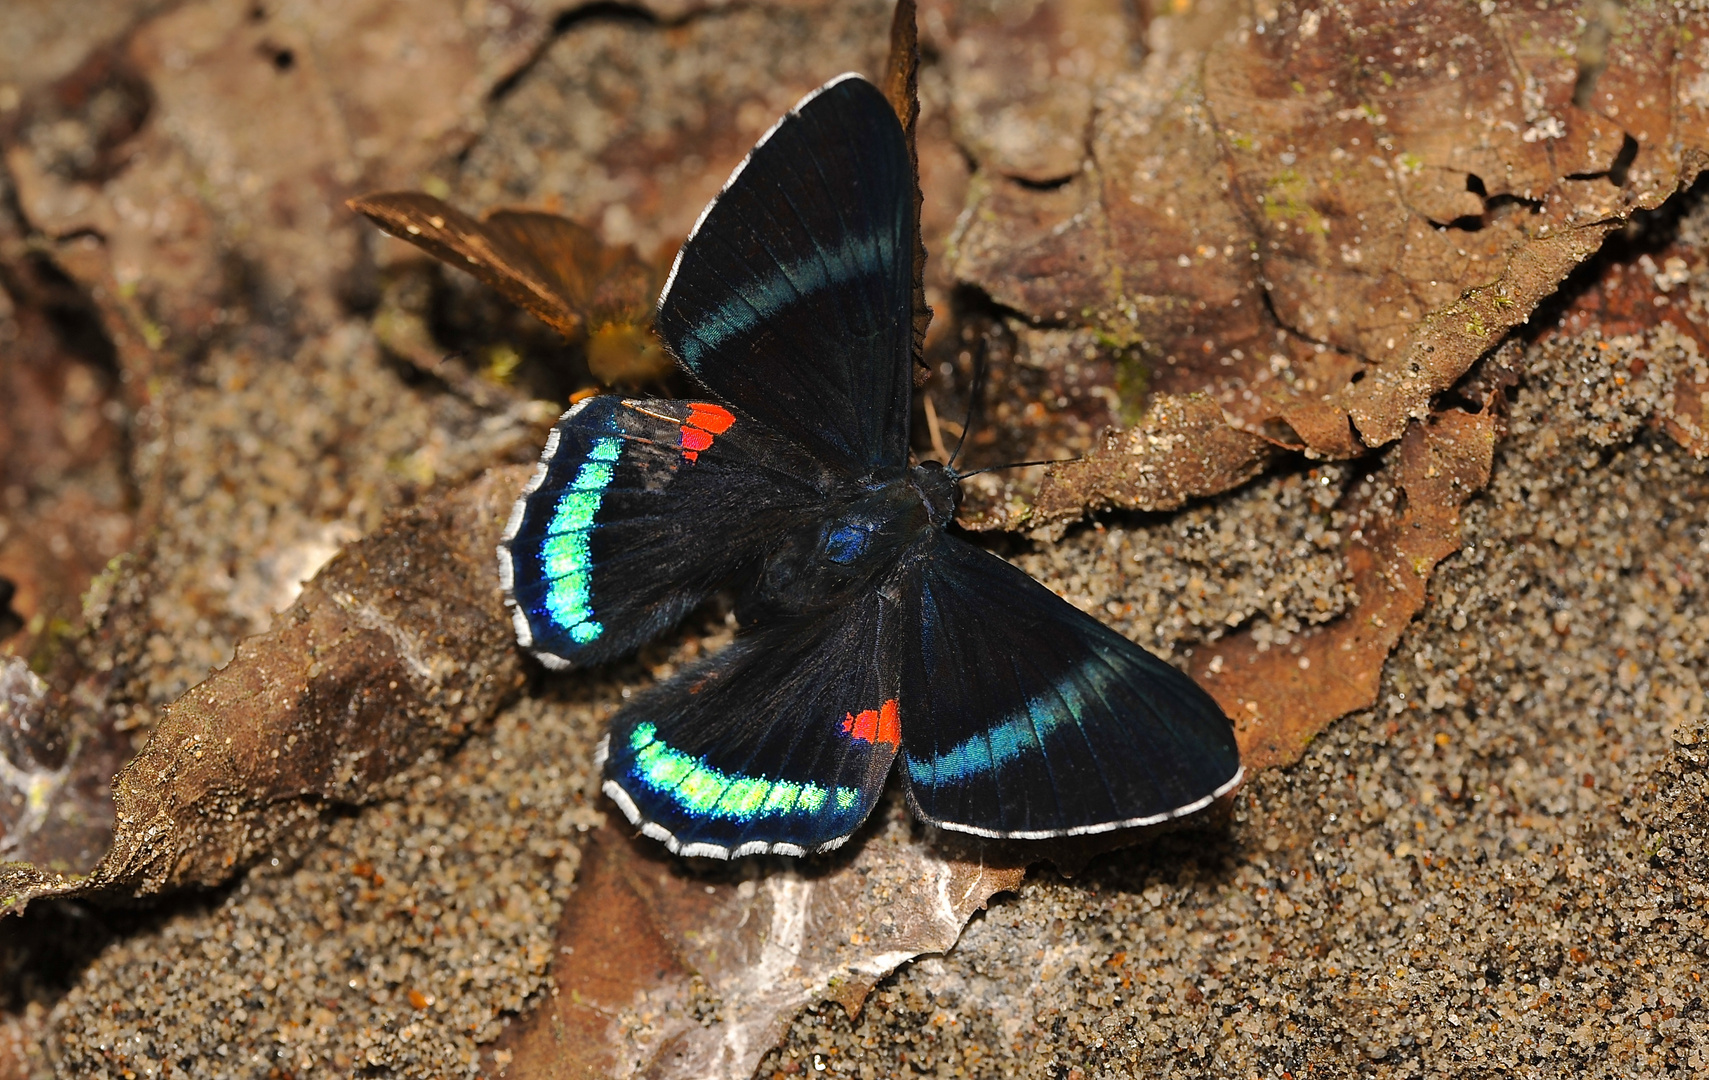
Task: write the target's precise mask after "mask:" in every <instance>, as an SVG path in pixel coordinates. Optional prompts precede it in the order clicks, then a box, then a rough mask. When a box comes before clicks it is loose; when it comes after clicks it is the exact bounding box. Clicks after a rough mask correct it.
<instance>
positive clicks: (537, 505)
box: [499, 396, 823, 667]
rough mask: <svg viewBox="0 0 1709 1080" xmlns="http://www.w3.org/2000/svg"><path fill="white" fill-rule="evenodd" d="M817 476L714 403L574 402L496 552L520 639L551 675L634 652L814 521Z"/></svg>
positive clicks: (800, 458)
mask: <svg viewBox="0 0 1709 1080" xmlns="http://www.w3.org/2000/svg"><path fill="white" fill-rule="evenodd" d="M818 472H820V469H819V467H818V466H817V465H816V464H815V463H814V462H813V461H812V460H811V459H810V458H808V457H807V456H806V455H804V454H801V453H799V452H798V451H794V450H793V449H792V448H791V447H789V446H788V444H786V443H783V442H782V441H781V440H779V439H778V438H777V437H776V436H773V435H771V434H770V433H769V432H767V431H766V430H765V429H764V428H761V427H759V426H758V425H756V424H754V423H753V422H752V421H750V420H748V419H747V418H746V417H745V416H741V415H739V414H737V413H736V412H734V411H732V410H730V409H727V408H725V407H724V406H722V405H719V404H717V403H715V402H709V401H670V400H662V399H657V398H641V399H635V398H622V397H615V396H606V397H594V398H589V399H587V400H586V401H583V402H581V403H579V404H578V405H576V406H575V407H574V408H572V409H571V410H570V411H569V412H567V413H565V414H564V416H563V418H562V419H561V420H559V421H558V424H557V426H556V427H554V428H553V429H552V435H551V437H550V438H549V440H548V441H547V444H546V449H545V452H544V453H543V454H542V455H541V461H540V466H539V468H538V470H537V471H536V472H535V475H534V479H533V480H532V481H531V482H530V485H529V487H528V489H527V490H526V491H525V492H524V493H523V496H522V498H521V499H519V500H518V501H517V503H516V506H515V508H514V510H513V511H512V513H511V520H510V525H509V527H508V528H507V529H506V530H505V535H504V540H503V542H502V543H501V544H500V545H499V574H500V577H501V579H502V583H503V585H504V589H505V595H506V600H507V602H508V603H510V604H511V606H512V608H513V617H514V620H515V622H516V630H517V637H518V639H519V640H520V641H521V643H522V644H523V645H524V646H526V647H528V648H530V649H532V650H534V652H535V653H536V654H537V655H538V656H539V657H540V658H541V660H542V661H544V662H545V663H546V664H548V665H550V666H553V667H569V666H576V667H583V666H586V665H589V664H597V663H602V662H604V661H606V660H610V659H613V658H615V657H618V656H622V655H624V654H626V653H629V652H632V651H634V650H635V648H636V647H637V646H639V645H641V644H642V643H643V642H646V641H649V640H651V639H652V638H654V637H656V636H658V635H659V634H660V633H662V632H663V631H665V630H666V629H668V628H670V627H671V626H674V625H675V624H676V623H677V622H678V621H679V620H680V619H681V618H682V617H683V616H684V615H686V614H688V612H689V611H691V610H693V608H694V607H695V606H696V605H697V604H699V603H701V602H702V601H703V600H705V599H706V598H707V597H708V596H710V595H711V594H712V593H713V592H714V591H715V590H717V589H719V588H721V587H723V586H725V585H727V584H730V583H731V582H732V581H733V580H734V579H736V578H737V577H738V576H739V575H740V574H741V573H742V572H743V570H744V569H746V568H748V567H750V566H751V565H752V564H753V563H754V562H755V561H756V560H757V559H758V558H759V557H760V556H761V554H762V553H763V552H764V550H765V545H766V543H767V541H768V540H769V539H770V538H771V537H772V536H774V535H775V534H776V533H777V532H778V531H780V530H782V529H785V528H787V527H788V526H789V524H790V523H792V522H793V521H795V520H796V519H798V518H800V517H801V516H803V515H804V514H808V513H810V511H811V508H813V507H815V506H817V505H818V504H819V502H820V501H822V498H823V496H822V495H821V494H820V493H819V491H818V489H817V487H816V486H815V483H814V481H815V478H816V474H817V473H818Z"/></svg>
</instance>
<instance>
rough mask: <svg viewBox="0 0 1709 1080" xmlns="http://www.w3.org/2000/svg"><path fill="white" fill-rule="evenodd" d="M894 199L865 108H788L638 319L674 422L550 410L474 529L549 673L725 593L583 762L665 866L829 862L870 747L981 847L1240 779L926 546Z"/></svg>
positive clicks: (909, 191)
mask: <svg viewBox="0 0 1709 1080" xmlns="http://www.w3.org/2000/svg"><path fill="white" fill-rule="evenodd" d="M914 183H915V179H914V174H913V169H912V164H911V158H910V153H909V148H908V145H907V142H906V138H905V136H904V134H903V131H902V127H901V125H900V123H899V122H898V120H897V118H896V115H895V113H894V112H893V111H892V109H891V107H890V105H889V104H888V103H887V102H886V100H885V98H884V97H883V95H882V94H881V93H880V92H879V91H878V90H877V89H876V88H875V87H874V86H872V85H871V84H870V83H868V82H866V81H865V80H864V79H861V78H859V77H858V76H853V75H845V76H843V77H841V78H838V79H835V80H833V81H832V82H830V83H827V84H826V85H825V86H823V87H821V88H820V89H819V90H817V91H815V92H814V93H812V94H811V95H809V96H808V97H807V98H806V99H804V100H803V101H802V102H801V103H800V104H799V105H797V106H796V107H795V108H794V109H793V110H792V111H791V112H790V113H789V114H788V115H787V116H785V117H784V118H783V119H782V120H781V121H779V122H778V124H777V126H775V127H774V128H773V129H772V130H771V131H770V132H769V133H768V134H767V135H766V136H765V138H763V139H762V140H760V143H759V145H758V146H756V147H755V148H754V150H753V152H752V153H751V154H749V155H748V158H747V160H746V161H744V162H743V163H742V164H741V166H740V167H738V168H737V170H736V172H735V174H734V175H732V176H731V177H730V180H729V182H728V183H727V184H725V186H724V190H723V192H722V193H721V194H720V195H719V196H718V198H717V199H715V200H714V201H713V203H712V205H710V206H708V207H707V208H706V211H705V213H703V214H702V215H701V217H700V221H699V222H697V223H696V225H695V228H694V231H693V233H692V234H691V235H690V236H689V239H688V241H687V242H686V243H685V244H684V245H683V248H682V251H681V253H680V254H679V255H678V256H677V262H676V267H675V269H674V270H673V271H672V272H671V278H670V281H669V282H668V283H667V284H666V285H665V289H664V292H663V294H662V295H661V296H660V298H659V309H658V315H657V326H658V329H659V332H660V334H661V335H662V336H663V338H664V340H665V342H666V343H667V344H668V345H669V347H670V349H671V351H672V352H673V353H674V354H675V356H676V357H677V359H678V360H679V361H680V363H681V364H682V366H683V368H684V369H686V370H687V372H688V373H689V375H690V376H692V377H693V379H694V380H695V381H696V383H697V384H698V385H699V386H701V387H703V388H704V390H705V395H704V398H703V399H702V400H691V401H673V400H661V399H654V398H642V399H637V398H623V397H615V396H607V397H596V398H592V399H589V400H587V401H583V402H582V403H580V404H578V405H577V406H575V407H574V408H572V409H571V410H570V411H569V412H568V413H566V414H565V415H564V417H563V419H561V420H560V421H559V422H558V424H557V426H556V427H555V428H554V429H553V431H552V435H551V438H550V440H549V441H548V442H547V444H546V450H545V452H544V454H543V455H542V456H541V463H540V468H539V470H538V472H537V473H536V474H535V476H534V479H533V481H532V482H531V483H530V484H529V485H528V490H527V491H526V492H525V493H524V495H523V496H522V498H521V500H520V501H518V502H517V504H516V509H515V512H514V513H513V514H512V515H511V520H510V525H509V527H508V528H507V530H506V531H505V539H504V543H503V544H502V545H501V546H500V549H499V569H500V572H501V575H502V577H503V580H504V587H505V593H506V596H507V597H508V599H509V602H510V603H511V604H512V605H513V607H514V615H515V621H516V632H517V637H518V638H519V639H520V641H521V642H522V644H523V645H524V646H526V647H528V648H530V649H532V650H533V651H534V652H535V654H536V655H538V656H539V657H540V659H541V660H543V661H544V662H545V663H546V664H548V665H549V666H552V667H585V666H587V665H590V664H598V663H601V662H603V661H606V660H610V659H612V658H614V657H618V656H621V655H623V654H625V653H628V652H630V651H632V650H633V649H635V647H636V646H638V645H640V644H641V643H643V642H645V641H647V640H648V639H650V638H652V637H654V636H656V635H657V634H659V633H661V632H662V631H664V630H666V629H667V628H669V627H670V626H672V625H674V624H675V623H676V622H677V621H678V620H680V619H681V618H682V617H683V616H684V615H686V614H687V613H688V612H689V611H691V610H692V609H693V608H695V607H696V606H697V605H698V604H700V603H701V602H702V601H704V600H705V599H706V598H707V597H708V596H710V595H711V594H712V593H713V592H714V591H716V590H719V589H723V588H734V589H735V590H736V593H737V596H738V597H739V600H738V614H739V615H740V616H741V619H742V623H743V629H742V631H741V633H740V634H738V635H737V637H736V640H735V641H734V643H733V644H731V645H730V646H729V647H728V648H726V649H724V650H722V651H721V652H719V653H717V654H716V655H714V656H712V657H711V658H710V659H707V660H705V661H702V662H700V663H699V664H697V665H695V666H693V667H691V668H689V669H688V670H686V671H683V672H682V673H680V674H678V675H676V676H675V677H674V678H672V679H670V680H669V681H667V682H665V683H664V684H663V685H661V686H659V687H657V688H656V689H654V690H652V691H651V692H649V693H647V694H645V695H643V696H642V697H641V698H640V699H639V700H637V701H636V702H634V703H633V704H631V705H629V706H628V707H627V708H625V709H624V710H623V711H622V712H621V713H619V714H618V715H617V717H616V718H615V719H614V720H613V721H612V725H611V731H610V734H609V736H608V737H607V741H606V743H605V745H604V747H603V749H602V753H601V757H602V759H603V768H604V774H605V790H606V792H607V793H608V794H610V796H611V797H612V798H613V799H614V800H616V802H617V804H618V805H619V806H621V807H622V808H623V812H624V813H625V814H627V815H628V817H629V819H630V821H632V822H634V823H635V824H637V825H639V826H640V827H641V829H642V831H643V832H645V833H646V834H647V835H649V836H652V837H655V838H657V839H659V840H662V841H664V842H665V844H666V845H668V846H669V847H670V849H671V850H672V851H676V852H680V853H682V854H684V855H710V856H713V857H716V858H729V857H735V856H741V855H751V854H757V853H761V852H778V853H785V854H791V855H802V854H806V853H808V852H814V851H827V850H830V849H831V848H834V847H836V846H838V845H839V844H841V843H843V842H844V841H845V840H847V839H848V838H849V835H850V834H851V833H852V832H853V831H854V830H855V829H856V828H857V827H858V826H859V825H860V823H861V822H862V821H863V820H864V819H865V818H866V816H867V814H868V812H870V811H871V809H872V807H873V804H874V802H875V801H876V800H877V798H878V796H879V793H880V792H881V791H882V789H883V787H884V782H885V778H886V777H887V776H888V775H889V773H890V771H891V765H892V763H893V762H894V760H895V758H896V757H897V756H898V754H899V755H900V756H901V758H902V768H901V774H902V783H903V784H904V786H905V788H906V791H907V794H908V800H909V803H910V805H911V806H912V807H913V809H914V812H915V813H916V814H918V815H919V816H920V817H921V818H923V819H925V820H926V821H929V822H931V823H933V824H936V825H941V826H943V827H944V828H948V829H955V830H959V831H962V832H970V833H975V834H978V835H981V836H993V837H1021V838H1040V837H1050V836H1064V835H1072V834H1080V833H1094V832H1103V831H1106V830H1111V829H1119V828H1124V827H1127V826H1133V825H1144V824H1149V823H1153V822H1159V821H1163V820H1165V819H1168V818H1173V817H1178V816H1180V815H1182V814H1186V813H1189V812H1191V811H1193V810H1196V809H1198V808H1200V807H1202V806H1205V805H1206V804H1208V803H1209V802H1210V801H1211V800H1212V799H1214V798H1215V797H1216V796H1218V795H1220V794H1222V793H1223V792H1225V791H1228V790H1230V789H1231V788H1232V787H1233V786H1234V785H1235V784H1237V783H1238V782H1239V780H1240V776H1241V769H1240V761H1239V754H1238V751H1237V750H1236V748H1235V743H1234V736H1233V732H1232V730H1231V728H1230V725H1229V722H1228V720H1227V719H1226V718H1225V717H1224V716H1223V714H1222V712H1221V710H1220V709H1218V708H1217V706H1216V704H1215V702H1213V701H1212V700H1211V699H1210V697H1209V696H1208V695H1206V694H1205V693H1204V692H1203V691H1202V690H1200V689H1199V688H1198V686H1196V685H1195V684H1194V683H1193V682H1192V681H1191V680H1190V679H1188V678H1187V677H1186V676H1184V675H1182V674H1181V673H1179V672H1177V671H1176V670H1175V669H1174V668H1171V667H1169V666H1168V665H1167V664H1165V663H1163V662H1162V661H1161V660H1158V659H1157V658H1156V657H1154V656H1152V655H1151V654H1150V653H1148V652H1146V651H1145V650H1143V649H1141V648H1139V647H1137V646H1135V645H1134V644H1133V643H1131V642H1129V641H1128V640H1127V639H1125V638H1123V637H1122V636H1121V635H1119V634H1117V633H1115V632H1114V631H1112V630H1110V629H1109V628H1107V627H1105V626H1104V625H1102V624H1101V623H1099V622H1097V621H1096V620H1095V619H1092V618H1091V617H1089V616H1087V615H1084V614H1082V613H1081V612H1079V611H1077V610H1075V609H1074V608H1073V607H1071V606H1070V605H1069V604H1067V603H1066V602H1064V601H1063V600H1061V599H1060V598H1059V597H1057V596H1056V595H1055V594H1053V593H1052V592H1050V590H1048V589H1046V588H1045V587H1044V586H1042V585H1040V584H1038V583H1037V582H1036V581H1034V580H1033V579H1032V578H1030V577H1028V576H1027V575H1026V574H1024V573H1022V572H1021V571H1020V570H1018V569H1016V568H1015V567H1013V566H1010V565H1009V564H1008V563H1006V562H1004V561H1003V560H1001V559H999V558H998V557H996V556H995V555H992V554H990V553H988V552H985V551H982V550H980V549H979V548H976V547H974V546H972V545H971V544H969V543H967V542H966V541H964V540H961V539H959V538H957V537H955V536H953V535H950V534H949V533H948V532H947V531H946V529H947V528H948V526H949V525H950V523H951V519H952V518H953V516H954V513H955V507H956V501H957V498H958V494H959V488H958V481H957V478H956V475H955V474H954V473H953V472H951V471H949V470H948V469H946V468H945V467H944V466H943V465H940V464H938V463H936V462H929V461H928V462H925V463H923V464H919V465H910V464H909V461H908V420H909V404H910V395H911V393H912V387H911V374H912V356H911V354H912V329H911V315H912V287H913V278H912V270H913V264H912V259H913V251H914V228H915V225H914V217H913V202H912V199H913V190H914V188H913V185H914Z"/></svg>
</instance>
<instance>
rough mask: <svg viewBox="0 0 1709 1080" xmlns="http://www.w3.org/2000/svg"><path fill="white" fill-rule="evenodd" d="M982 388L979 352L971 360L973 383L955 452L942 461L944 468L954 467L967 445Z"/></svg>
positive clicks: (977, 411) (975, 419)
mask: <svg viewBox="0 0 1709 1080" xmlns="http://www.w3.org/2000/svg"><path fill="white" fill-rule="evenodd" d="M984 389H985V354H984V353H983V352H980V353H978V354H976V356H975V358H974V361H973V385H972V386H971V387H970V388H969V389H968V391H967V414H966V415H965V416H963V417H962V419H961V437H960V438H959V439H957V440H956V441H955V453H953V454H951V455H950V456H949V460H948V461H946V462H944V468H946V469H948V468H952V467H954V465H955V459H956V458H958V457H960V456H961V448H962V447H964V446H966V445H967V437H968V436H969V435H971V434H973V425H974V423H975V422H976V421H977V420H978V419H979V398H980V394H981V392H982V391H983V390H984ZM969 475H972V474H971V473H970V474H969Z"/></svg>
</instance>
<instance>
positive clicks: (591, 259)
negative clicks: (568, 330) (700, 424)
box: [485, 210, 675, 385]
mask: <svg viewBox="0 0 1709 1080" xmlns="http://www.w3.org/2000/svg"><path fill="white" fill-rule="evenodd" d="M485 223H486V226H487V230H488V232H489V233H492V234H494V235H495V236H500V237H503V238H504V240H505V242H506V243H508V244H510V245H512V246H514V247H515V248H517V249H524V250H527V251H528V252H529V254H530V256H531V257H532V258H533V259H534V260H535V261H536V262H537V263H538V264H539V265H540V266H541V267H542V268H543V272H544V273H546V274H547V275H548V276H549V277H550V279H551V280H552V282H553V283H554V285H555V286H556V287H557V288H558V290H559V291H560V292H561V293H562V294H563V295H564V296H567V297H571V298H573V300H574V302H575V304H576V306H577V309H578V310H579V311H580V312H581V313H582V317H583V320H584V326H585V329H586V332H587V365H588V370H589V371H590V372H592V374H593V376H594V378H596V379H598V380H599V381H600V382H602V383H605V384H607V385H613V384H628V385H642V384H645V383H652V382H657V381H658V380H660V379H662V378H664V377H665V376H666V375H667V374H668V373H669V372H670V370H671V369H672V368H673V367H674V366H675V365H674V364H673V362H672V361H671V358H670V355H669V354H668V353H666V352H665V349H664V345H663V343H662V342H660V341H659V339H658V336H657V335H656V334H654V333H653V330H652V321H653V297H654V295H655V294H656V293H657V291H658V288H659V275H658V270H657V269H656V268H655V267H652V266H650V265H648V264H647V263H645V262H643V261H642V260H641V258H640V256H638V255H637V254H635V249H634V248H631V247H628V246H622V247H616V246H607V245H605V244H602V243H600V241H599V239H598V238H597V237H595V236H594V234H593V233H592V232H590V231H589V230H587V229H584V228H582V227H581V226H580V225H577V224H576V223H575V222H573V221H570V220H568V219H566V218H561V217H558V216H557V215H556V214H545V213H541V212H539V211H535V210H494V211H492V212H490V213H488V214H487V216H486V222H485Z"/></svg>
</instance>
